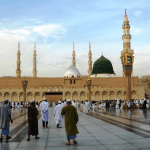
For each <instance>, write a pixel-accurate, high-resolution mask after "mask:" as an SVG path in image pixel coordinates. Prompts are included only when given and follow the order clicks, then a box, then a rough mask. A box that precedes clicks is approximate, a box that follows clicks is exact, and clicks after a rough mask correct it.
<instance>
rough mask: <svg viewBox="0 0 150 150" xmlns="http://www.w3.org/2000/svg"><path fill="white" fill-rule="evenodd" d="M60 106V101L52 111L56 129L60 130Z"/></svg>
mask: <svg viewBox="0 0 150 150" xmlns="http://www.w3.org/2000/svg"><path fill="white" fill-rule="evenodd" d="M61 110H62V105H61V101H58V105H57V106H56V107H55V109H54V117H55V121H56V125H57V126H56V127H57V128H61V127H62V115H61Z"/></svg>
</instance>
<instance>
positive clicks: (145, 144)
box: [133, 142, 150, 149]
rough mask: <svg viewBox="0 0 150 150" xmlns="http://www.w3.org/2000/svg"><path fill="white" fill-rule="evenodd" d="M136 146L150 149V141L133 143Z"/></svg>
mask: <svg viewBox="0 0 150 150" xmlns="http://www.w3.org/2000/svg"><path fill="white" fill-rule="evenodd" d="M133 145H134V146H136V147H138V148H140V149H144V148H145V149H146V148H149V149H150V142H143V143H133Z"/></svg>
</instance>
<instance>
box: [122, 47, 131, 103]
mask: <svg viewBox="0 0 150 150" xmlns="http://www.w3.org/2000/svg"><path fill="white" fill-rule="evenodd" d="M133 53H134V52H133V50H128V47H126V49H125V50H123V51H122V52H121V57H120V58H121V61H122V66H123V72H124V74H125V83H126V100H127V101H130V102H131V73H132V66H133V61H134V56H133Z"/></svg>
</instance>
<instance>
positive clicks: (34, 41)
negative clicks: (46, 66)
mask: <svg viewBox="0 0 150 150" xmlns="http://www.w3.org/2000/svg"><path fill="white" fill-rule="evenodd" d="M34 51H36V43H35V41H34Z"/></svg>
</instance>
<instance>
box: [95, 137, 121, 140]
mask: <svg viewBox="0 0 150 150" xmlns="http://www.w3.org/2000/svg"><path fill="white" fill-rule="evenodd" d="M95 138H96V139H97V140H100V141H101V140H106V141H107V140H119V139H120V138H119V137H117V136H95Z"/></svg>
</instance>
